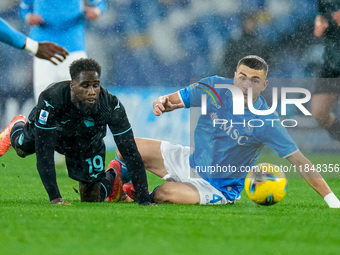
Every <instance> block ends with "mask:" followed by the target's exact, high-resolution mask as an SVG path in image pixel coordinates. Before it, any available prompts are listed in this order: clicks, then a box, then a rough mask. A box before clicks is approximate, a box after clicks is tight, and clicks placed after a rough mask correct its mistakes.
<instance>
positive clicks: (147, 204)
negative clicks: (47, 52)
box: [138, 202, 157, 206]
mask: <svg viewBox="0 0 340 255" xmlns="http://www.w3.org/2000/svg"><path fill="white" fill-rule="evenodd" d="M138 205H141V206H157V205H156V204H155V203H151V202H141V203H138Z"/></svg>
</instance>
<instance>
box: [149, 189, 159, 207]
mask: <svg viewBox="0 0 340 255" xmlns="http://www.w3.org/2000/svg"><path fill="white" fill-rule="evenodd" d="M160 186H161V185H158V186H157V187H156V188H154V189H153V191H152V192H151V193H150V198H151V203H155V200H154V196H155V191H156V189H158V188H159V187H160Z"/></svg>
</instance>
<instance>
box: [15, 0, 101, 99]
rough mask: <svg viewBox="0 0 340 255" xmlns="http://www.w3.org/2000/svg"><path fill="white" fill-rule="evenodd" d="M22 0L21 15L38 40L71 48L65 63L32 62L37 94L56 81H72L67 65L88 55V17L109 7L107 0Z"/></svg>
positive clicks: (37, 60)
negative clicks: (86, 22) (88, 4)
mask: <svg viewBox="0 0 340 255" xmlns="http://www.w3.org/2000/svg"><path fill="white" fill-rule="evenodd" d="M88 2H89V3H90V4H91V6H84V1H83V0H68V1H63V0H62V1H61V0H44V1H37V0H22V1H21V3H20V15H21V17H22V18H23V19H24V20H25V21H26V23H27V24H28V25H30V26H31V27H32V29H31V33H30V37H31V38H32V39H34V40H36V41H38V42H41V41H51V42H54V43H57V44H59V45H61V46H63V47H64V48H65V49H67V50H68V51H69V53H70V54H69V56H68V58H67V59H66V61H65V62H64V63H62V64H61V65H58V66H54V65H49V64H46V63H45V62H42V61H40V60H39V59H34V63H33V65H34V66H33V69H34V74H33V83H34V84H33V85H34V97H35V101H36V102H38V97H39V95H40V93H41V92H42V91H43V90H44V89H45V88H46V86H47V85H49V84H51V83H53V82H59V81H64V80H69V79H70V77H69V73H68V67H69V66H70V64H71V63H72V62H73V61H74V60H76V59H79V58H86V57H87V54H86V49H85V48H86V47H85V25H84V21H85V19H88V20H96V19H98V18H99V17H100V15H101V13H103V12H104V11H105V10H106V1H105V0H89V1H88Z"/></svg>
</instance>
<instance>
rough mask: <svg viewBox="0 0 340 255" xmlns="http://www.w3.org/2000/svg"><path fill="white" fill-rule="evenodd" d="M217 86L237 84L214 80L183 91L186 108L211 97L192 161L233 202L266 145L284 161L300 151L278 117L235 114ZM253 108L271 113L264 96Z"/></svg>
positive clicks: (200, 123) (227, 93)
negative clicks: (203, 98) (268, 110)
mask: <svg viewBox="0 0 340 255" xmlns="http://www.w3.org/2000/svg"><path fill="white" fill-rule="evenodd" d="M215 84H229V85H233V81H232V80H228V79H226V78H223V77H220V76H212V77H208V78H205V79H202V80H201V81H200V82H198V83H195V84H192V85H190V86H188V87H186V88H184V89H182V90H180V91H179V95H180V97H181V99H182V101H183V103H184V104H185V107H186V108H190V107H201V104H202V94H207V96H206V98H207V101H206V102H207V106H206V109H207V111H206V112H207V113H206V115H202V114H201V115H200V117H199V118H198V121H197V126H196V128H195V134H194V142H195V148H194V152H193V154H192V155H191V156H190V158H189V161H190V162H189V163H190V166H191V167H192V168H193V169H195V170H196V171H197V172H198V173H199V174H200V176H201V177H202V178H204V179H205V180H206V181H208V182H209V183H210V184H211V185H212V186H214V187H215V188H217V189H218V190H220V191H221V192H222V193H223V194H224V196H225V197H226V198H227V199H229V200H235V199H236V198H238V197H239V196H240V193H241V191H242V189H243V187H244V179H245V177H246V175H247V171H249V169H250V167H251V166H253V165H254V164H255V162H256V160H257V159H258V157H259V155H260V152H261V150H262V148H263V146H264V145H268V146H270V147H272V148H274V149H275V150H276V151H277V152H278V154H279V156H280V157H283V158H284V157H287V156H289V155H291V154H293V153H294V152H296V151H297V150H298V147H297V145H296V144H295V142H294V141H293V139H292V138H291V137H290V135H289V134H288V132H287V130H286V129H285V128H284V127H283V126H282V125H281V122H280V121H279V117H278V115H277V114H276V113H273V114H270V115H255V114H253V113H252V112H251V111H250V110H249V109H248V108H245V109H244V115H233V100H232V93H231V91H230V90H229V89H226V88H223V89H222V88H215ZM209 86H210V87H211V88H214V89H215V91H216V92H217V94H218V95H219V97H220V99H221V101H220V100H219V98H218V96H217V95H216V94H214V92H213V91H212V90H211V88H209ZM208 92H209V93H208ZM209 94H210V95H209ZM221 102H222V104H221ZM253 106H254V108H255V109H257V110H266V109H268V105H267V102H266V100H265V99H264V98H263V97H262V96H261V95H260V96H259V97H258V99H257V100H256V102H255V103H254V104H253ZM214 120H215V121H214ZM249 121H250V122H249ZM231 123H232V125H231ZM249 123H250V125H249ZM254 126H258V127H254Z"/></svg>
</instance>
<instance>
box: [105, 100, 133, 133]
mask: <svg viewBox="0 0 340 255" xmlns="http://www.w3.org/2000/svg"><path fill="white" fill-rule="evenodd" d="M108 126H109V128H110V130H111V132H112V135H113V136H118V135H122V134H124V133H126V132H128V131H129V130H131V124H130V122H129V120H128V117H127V115H126V112H125V108H124V106H123V105H122V103H121V102H120V101H119V100H118V99H117V102H116V103H115V105H114V106H113V112H112V114H111V119H110V120H109V123H108Z"/></svg>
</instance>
